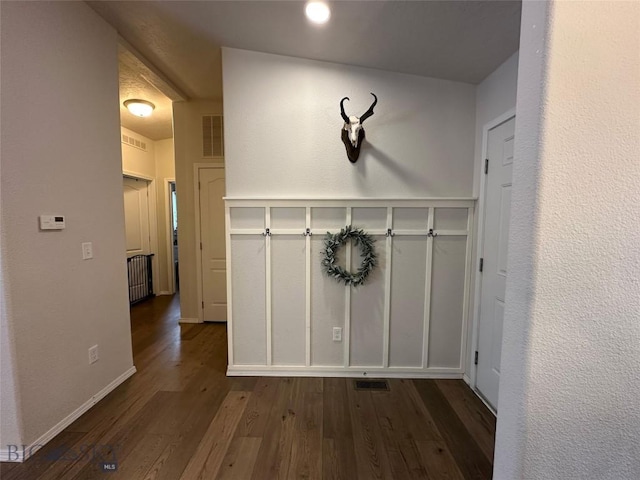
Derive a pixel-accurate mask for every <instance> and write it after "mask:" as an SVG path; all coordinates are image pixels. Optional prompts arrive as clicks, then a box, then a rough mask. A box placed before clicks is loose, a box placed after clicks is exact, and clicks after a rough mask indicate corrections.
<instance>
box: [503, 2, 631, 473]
mask: <svg viewBox="0 0 640 480" xmlns="http://www.w3.org/2000/svg"><path fill="white" fill-rule="evenodd" d="M639 85H640V4H638V3H633V2H579V3H574V2H559V1H556V2H549V3H546V2H544V3H543V2H528V1H527V2H524V4H523V12H522V33H521V48H520V76H519V79H518V105H517V109H518V117H517V120H516V146H515V158H516V162H515V163H514V170H513V197H512V214H511V236H510V242H509V283H508V285H507V294H506V305H507V308H506V312H505V319H504V325H505V329H504V340H503V352H502V381H501V385H500V399H499V402H500V414H499V416H498V428H497V442H496V459H495V470H494V472H495V473H494V478H496V479H514V478H562V479H583V478H611V479H614V478H615V479H623V478H624V479H631V478H638V477H639V476H640V447H639V446H640V403H639V402H638V398H640V381H639V379H638V371H639V370H640V283H639V278H640V228H639V227H640V224H639V220H638V219H640V188H639V185H640V161H639V159H640V135H639V132H640V88H638V86H639Z"/></svg>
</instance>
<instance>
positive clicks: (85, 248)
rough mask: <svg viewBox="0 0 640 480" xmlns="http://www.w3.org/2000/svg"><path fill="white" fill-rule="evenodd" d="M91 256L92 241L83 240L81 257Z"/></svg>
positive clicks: (87, 257) (88, 257)
mask: <svg viewBox="0 0 640 480" xmlns="http://www.w3.org/2000/svg"><path fill="white" fill-rule="evenodd" d="M90 258H93V243H91V242H85V243H83V244H82V259H83V260H89V259H90Z"/></svg>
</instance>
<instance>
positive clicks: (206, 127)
mask: <svg viewBox="0 0 640 480" xmlns="http://www.w3.org/2000/svg"><path fill="white" fill-rule="evenodd" d="M222 128H223V124H222V115H204V116H203V117H202V156H203V157H206V158H212V157H223V156H224V147H223V144H222V141H223V140H222Z"/></svg>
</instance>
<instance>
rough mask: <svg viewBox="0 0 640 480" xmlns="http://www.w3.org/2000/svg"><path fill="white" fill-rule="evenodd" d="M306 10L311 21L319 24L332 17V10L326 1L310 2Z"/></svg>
mask: <svg viewBox="0 0 640 480" xmlns="http://www.w3.org/2000/svg"><path fill="white" fill-rule="evenodd" d="M304 12H305V14H306V15H307V18H308V19H309V20H310V21H312V22H313V23H317V24H319V25H322V24H323V23H327V22H328V21H329V18H330V17H331V10H329V5H327V4H326V3H325V2H309V3H307V6H306V8H305V9H304Z"/></svg>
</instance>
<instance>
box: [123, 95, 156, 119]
mask: <svg viewBox="0 0 640 480" xmlns="http://www.w3.org/2000/svg"><path fill="white" fill-rule="evenodd" d="M124 106H125V107H127V110H129V112H130V113H131V114H133V115H135V116H136V117H148V116H149V115H151V113H152V112H153V109H154V108H156V106H155V105H154V104H153V103H151V102H147V101H146V100H137V99H131V100H126V101H125V102H124Z"/></svg>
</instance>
